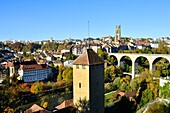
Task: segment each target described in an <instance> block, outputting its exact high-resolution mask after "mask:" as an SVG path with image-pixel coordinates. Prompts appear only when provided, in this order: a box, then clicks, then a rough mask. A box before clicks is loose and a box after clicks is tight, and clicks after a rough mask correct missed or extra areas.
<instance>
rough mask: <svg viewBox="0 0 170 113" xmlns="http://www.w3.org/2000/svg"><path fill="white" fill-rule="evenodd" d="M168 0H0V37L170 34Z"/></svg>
mask: <svg viewBox="0 0 170 113" xmlns="http://www.w3.org/2000/svg"><path fill="white" fill-rule="evenodd" d="M169 5H170V0H0V41H4V40H32V41H39V40H45V39H49V38H50V37H53V39H55V40H63V39H66V38H73V39H83V38H85V37H87V36H88V21H90V37H94V38H97V37H102V36H109V35H110V36H114V35H115V26H116V25H121V30H122V36H129V37H133V38H137V37H152V38H154V37H156V38H159V37H165V36H170V7H169Z"/></svg>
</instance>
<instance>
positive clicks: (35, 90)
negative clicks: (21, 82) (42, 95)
mask: <svg viewBox="0 0 170 113" xmlns="http://www.w3.org/2000/svg"><path fill="white" fill-rule="evenodd" d="M42 90H43V86H42V83H40V82H35V83H34V84H33V85H32V86H31V88H30V92H31V93H35V94H38V93H39V92H42Z"/></svg>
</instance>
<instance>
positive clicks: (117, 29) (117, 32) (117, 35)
mask: <svg viewBox="0 0 170 113" xmlns="http://www.w3.org/2000/svg"><path fill="white" fill-rule="evenodd" d="M120 38H121V26H120V25H117V26H116V35H115V43H118V42H119V41H120Z"/></svg>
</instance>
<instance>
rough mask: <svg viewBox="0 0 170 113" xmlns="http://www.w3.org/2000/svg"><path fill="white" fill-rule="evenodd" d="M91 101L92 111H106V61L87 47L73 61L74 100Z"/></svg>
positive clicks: (97, 112)
mask: <svg viewBox="0 0 170 113" xmlns="http://www.w3.org/2000/svg"><path fill="white" fill-rule="evenodd" d="M80 99H86V100H87V101H89V103H90V104H89V110H90V113H104V61H103V60H102V59H101V58H100V57H99V56H98V55H97V54H96V53H95V52H94V51H93V50H92V49H87V50H86V51H85V52H84V53H83V54H82V55H80V56H79V57H78V58H77V59H76V60H75V61H74V62H73V100H74V104H76V103H77V102H78V101H79V100H80Z"/></svg>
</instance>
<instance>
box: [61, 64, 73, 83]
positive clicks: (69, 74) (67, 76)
mask: <svg viewBox="0 0 170 113" xmlns="http://www.w3.org/2000/svg"><path fill="white" fill-rule="evenodd" d="M62 77H63V80H72V79H73V68H71V67H68V68H66V69H65V70H64V71H63V73H62Z"/></svg>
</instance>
